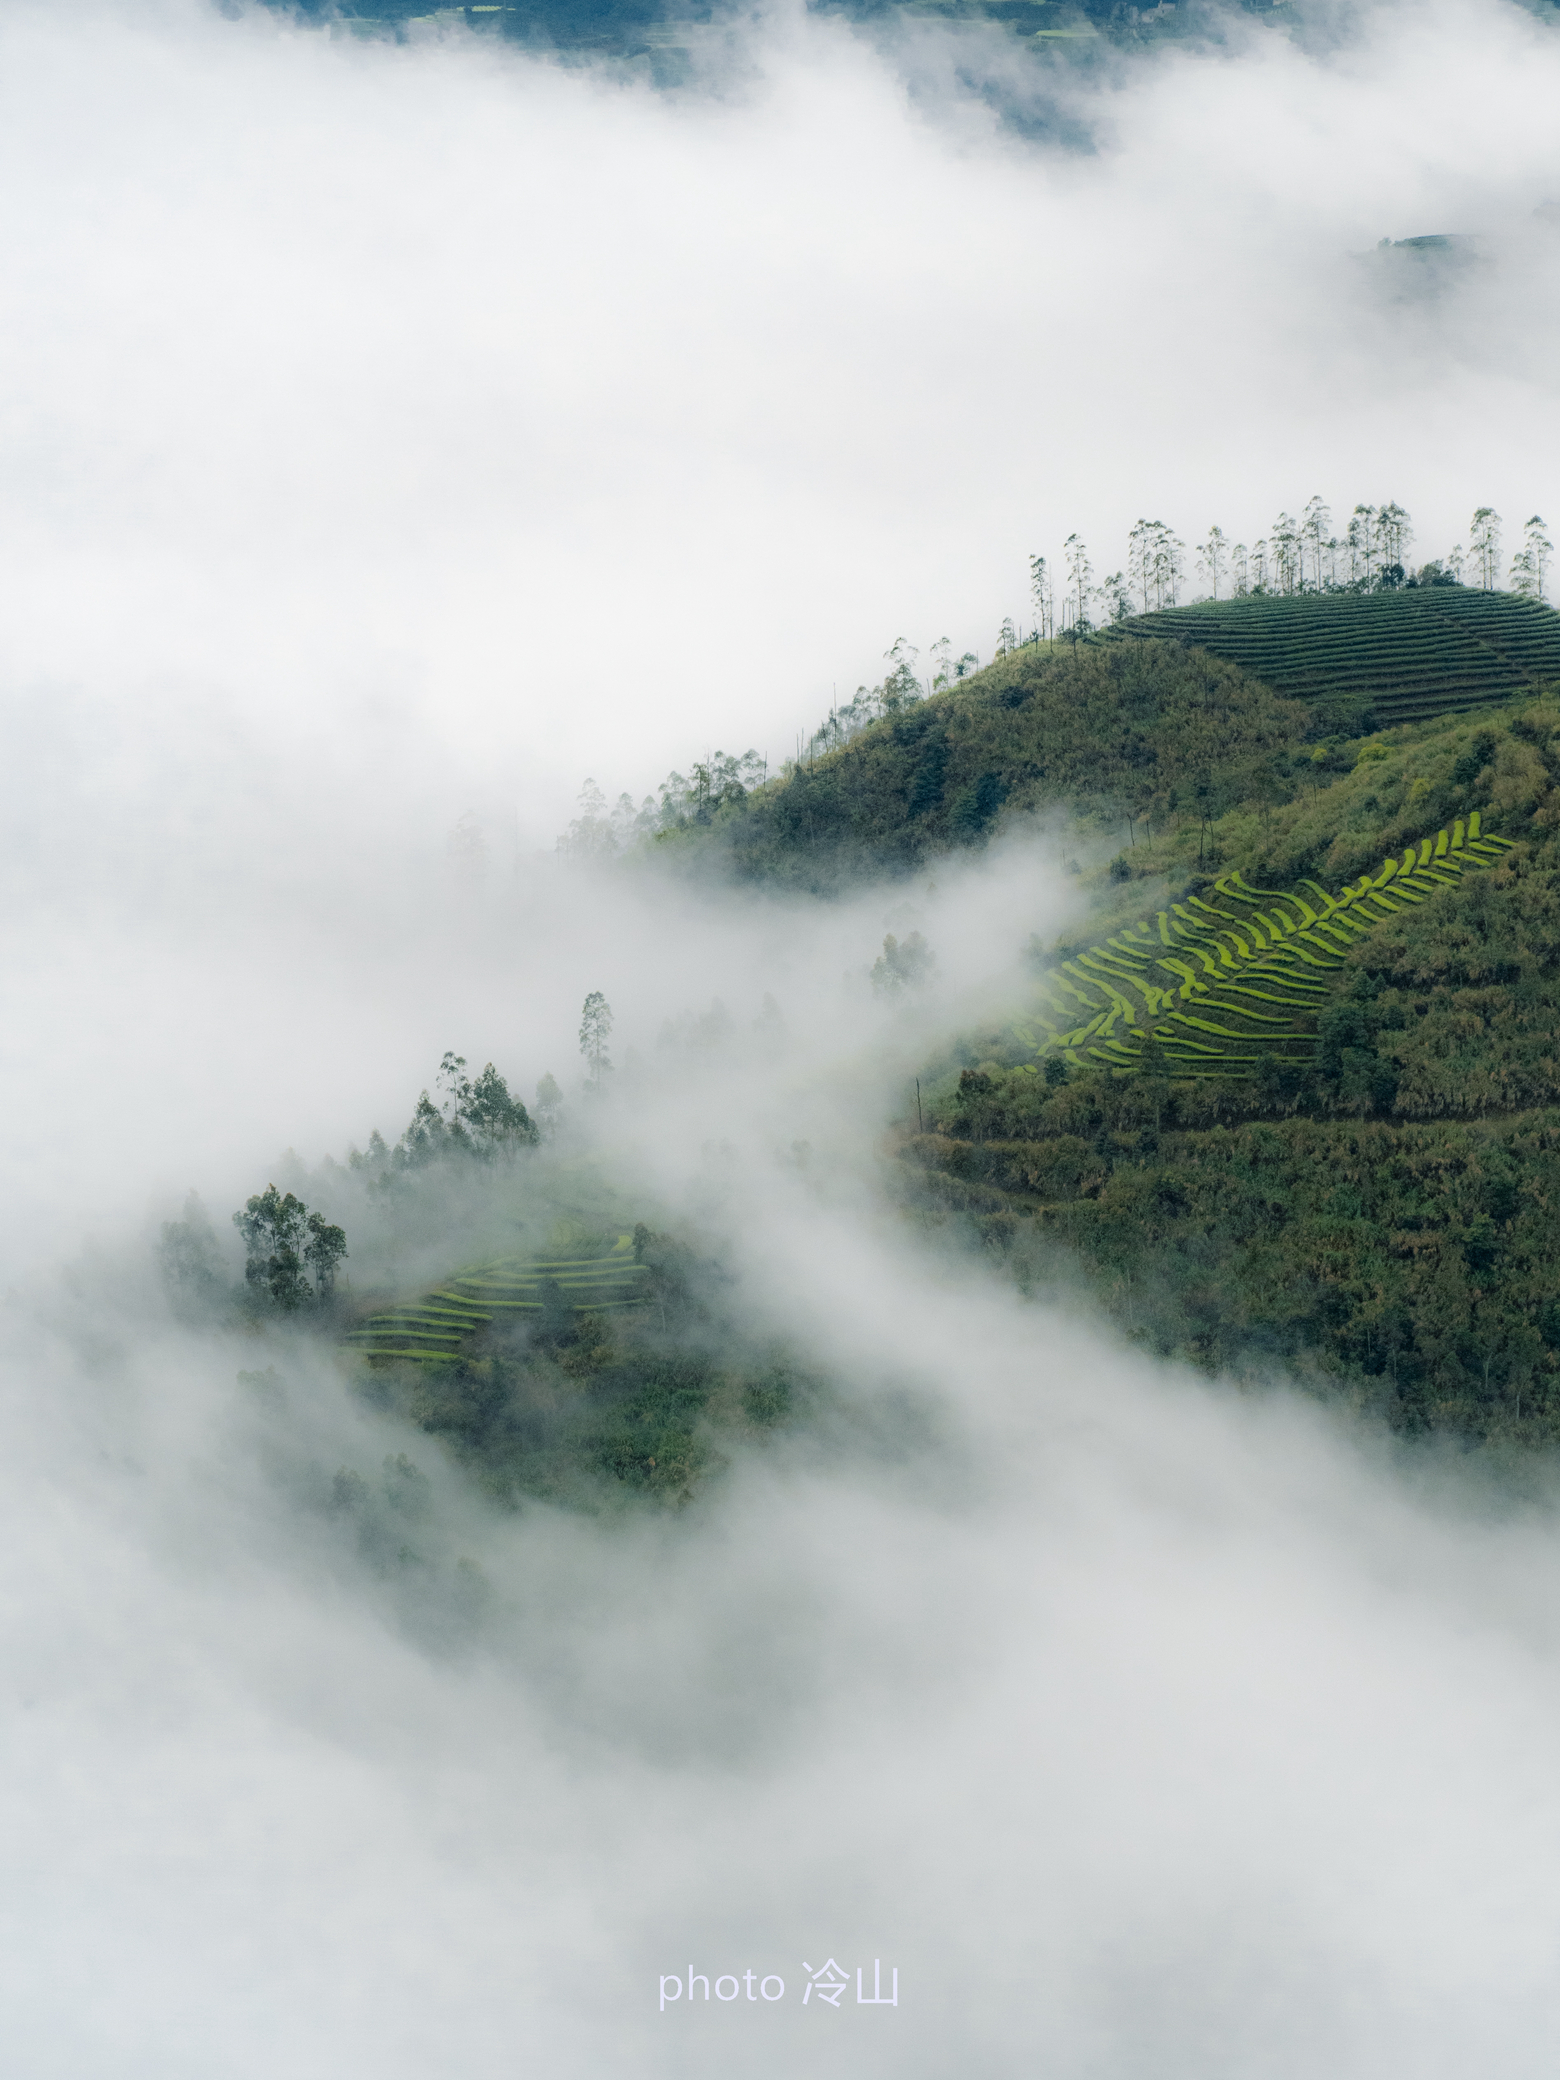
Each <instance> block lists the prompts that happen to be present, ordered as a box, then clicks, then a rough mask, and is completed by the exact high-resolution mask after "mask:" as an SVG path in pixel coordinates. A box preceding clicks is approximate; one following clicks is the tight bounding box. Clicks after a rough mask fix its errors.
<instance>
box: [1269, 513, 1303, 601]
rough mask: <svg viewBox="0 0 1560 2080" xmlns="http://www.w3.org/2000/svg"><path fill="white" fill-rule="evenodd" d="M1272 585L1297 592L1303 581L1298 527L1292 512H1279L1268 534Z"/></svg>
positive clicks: (1285, 590)
mask: <svg viewBox="0 0 1560 2080" xmlns="http://www.w3.org/2000/svg"><path fill="white" fill-rule="evenodd" d="M1268 550H1269V557H1270V561H1271V566H1272V573H1273V585H1274V588H1275V590H1277V591H1279V592H1284V593H1289V592H1298V591H1299V589H1300V584H1301V582H1302V581H1303V577H1304V571H1303V566H1302V564H1301V540H1300V527H1299V523H1298V522H1297V521H1296V519H1295V517H1294V515H1293V514H1292V513H1280V514H1279V516H1278V518H1277V519H1276V520H1275V521H1274V522H1273V526H1272V531H1271V532H1270V534H1269V535H1268Z"/></svg>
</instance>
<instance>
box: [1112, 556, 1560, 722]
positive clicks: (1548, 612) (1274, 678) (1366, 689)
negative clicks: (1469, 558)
mask: <svg viewBox="0 0 1560 2080" xmlns="http://www.w3.org/2000/svg"><path fill="white" fill-rule="evenodd" d="M1119 632H1120V633H1122V634H1124V635H1127V636H1157V637H1160V638H1164V637H1167V636H1168V637H1173V638H1176V639H1178V640H1179V641H1181V642H1184V643H1194V644H1196V645H1197V646H1198V647H1199V648H1201V649H1204V650H1209V651H1211V652H1212V653H1213V655H1214V656H1216V657H1223V658H1227V659H1228V660H1229V661H1230V662H1231V663H1232V664H1237V665H1239V666H1240V668H1241V669H1242V670H1243V671H1246V672H1249V673H1250V674H1251V676H1252V677H1253V678H1255V679H1260V680H1262V681H1263V683H1264V684H1265V685H1268V686H1271V687H1272V688H1273V689H1274V691H1275V692H1277V693H1281V694H1284V695H1286V696H1287V697H1288V698H1290V699H1292V700H1302V701H1307V702H1310V703H1312V704H1313V705H1315V706H1316V707H1317V708H1319V709H1321V710H1322V711H1323V712H1324V713H1325V710H1326V708H1327V706H1328V704H1329V703H1344V702H1347V703H1350V704H1356V703H1359V702H1365V703H1367V704H1368V705H1369V707H1370V708H1371V710H1372V712H1373V715H1374V717H1375V721H1376V723H1377V725H1378V726H1380V725H1386V724H1389V723H1394V722H1418V721H1423V720H1424V719H1426V718H1427V717H1429V716H1433V715H1440V714H1445V713H1447V712H1450V711H1454V710H1457V709H1461V708H1472V707H1478V706H1480V705H1482V704H1484V703H1486V702H1489V701H1501V700H1509V699H1511V698H1512V697H1513V696H1514V695H1517V694H1522V693H1530V692H1532V690H1533V689H1534V688H1535V687H1536V686H1539V685H1541V684H1544V683H1545V682H1548V681H1553V680H1560V614H1557V613H1556V612H1555V611H1554V609H1553V608H1551V607H1546V606H1543V605H1541V604H1540V603H1539V602H1538V601H1537V600H1532V599H1526V598H1523V597H1521V596H1520V595H1518V594H1516V593H1511V592H1480V591H1475V590H1474V589H1473V588H1471V587H1466V586H1461V585H1425V586H1416V587H1415V588H1414V589H1413V590H1411V591H1410V590H1404V591H1399V592H1366V593H1299V594H1296V595H1294V596H1293V597H1291V598H1281V597H1275V598H1271V599H1268V598H1255V599H1231V600H1217V601H1203V602H1202V603H1200V604H1199V605H1197V606H1192V607H1168V608H1166V609H1164V610H1163V611H1162V612H1160V613H1156V614H1139V615H1135V616H1134V617H1133V618H1132V619H1131V620H1130V621H1127V622H1123V623H1122V624H1121V626H1120V631H1119Z"/></svg>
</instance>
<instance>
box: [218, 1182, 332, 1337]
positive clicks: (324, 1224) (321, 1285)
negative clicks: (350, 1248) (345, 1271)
mask: <svg viewBox="0 0 1560 2080" xmlns="http://www.w3.org/2000/svg"><path fill="white" fill-rule="evenodd" d="M233 1225H234V1227H235V1228H237V1230H238V1232H239V1234H240V1235H242V1237H243V1238H244V1252H245V1258H246V1262H245V1264H244V1278H245V1280H246V1282H247V1284H248V1286H249V1290H250V1293H251V1295H252V1296H253V1298H254V1299H255V1300H256V1301H257V1302H260V1303H262V1304H264V1305H266V1306H268V1307H271V1308H273V1309H275V1310H276V1312H278V1313H280V1314H296V1313H297V1311H298V1310H299V1308H302V1307H307V1306H310V1305H313V1304H324V1303H326V1302H328V1301H329V1300H330V1299H331V1297H332V1295H333V1294H334V1292H335V1285H336V1266H337V1265H338V1264H339V1263H340V1262H341V1259H342V1258H343V1257H344V1256H345V1255H346V1253H347V1238H346V1235H345V1234H344V1233H343V1231H342V1230H341V1229H340V1228H338V1227H335V1226H333V1225H332V1224H331V1223H330V1222H329V1221H327V1220H326V1219H325V1218H324V1216H323V1215H321V1214H318V1213H311V1212H310V1211H309V1209H308V1207H307V1206H305V1205H304V1203H303V1201H302V1200H301V1199H300V1198H298V1197H297V1196H296V1194H294V1193H292V1192H279V1191H278V1190H277V1188H276V1186H275V1185H274V1184H272V1185H267V1186H266V1188H265V1190H264V1191H263V1192H257V1193H256V1194H255V1196H254V1197H253V1198H252V1199H249V1200H246V1202H245V1204H244V1208H243V1211H242V1212H241V1213H235V1214H234V1216H233ZM311 1273H312V1274H313V1284H312V1285H311V1284H310V1274H311Z"/></svg>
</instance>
